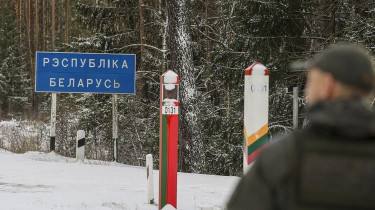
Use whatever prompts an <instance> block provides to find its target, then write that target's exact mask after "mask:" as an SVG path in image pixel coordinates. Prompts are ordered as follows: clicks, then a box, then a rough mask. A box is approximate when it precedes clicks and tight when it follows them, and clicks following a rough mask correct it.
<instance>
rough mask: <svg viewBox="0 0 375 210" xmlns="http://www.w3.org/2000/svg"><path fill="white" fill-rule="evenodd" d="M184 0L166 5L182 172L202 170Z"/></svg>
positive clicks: (186, 6)
mask: <svg viewBox="0 0 375 210" xmlns="http://www.w3.org/2000/svg"><path fill="white" fill-rule="evenodd" d="M188 8H189V2H188V0H170V1H169V7H168V16H169V18H168V19H169V38H170V50H171V58H170V61H171V63H170V66H171V69H172V70H174V71H177V72H178V73H179V76H180V86H181V89H180V90H181V91H180V95H181V123H180V125H181V126H180V138H179V139H180V142H179V144H180V146H179V156H180V158H179V160H180V164H179V165H180V167H181V169H182V170H183V171H187V172H195V173H203V172H204V163H205V160H204V148H203V141H202V138H201V129H200V126H199V122H198V117H199V114H200V113H199V109H198V107H197V104H198V103H197V88H196V86H195V78H196V76H197V73H198V72H197V71H198V70H197V69H195V68H194V65H193V53H192V46H191V36H190V25H189V17H188V11H189V9H188Z"/></svg>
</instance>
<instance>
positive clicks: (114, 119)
mask: <svg viewBox="0 0 375 210" xmlns="http://www.w3.org/2000/svg"><path fill="white" fill-rule="evenodd" d="M117 130H118V115H117V94H113V95H112V138H113V160H114V161H115V162H117V160H118V159H117V158H118V157H117V155H118V154H117V151H118V135H117Z"/></svg>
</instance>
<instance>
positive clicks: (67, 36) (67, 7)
mask: <svg viewBox="0 0 375 210" xmlns="http://www.w3.org/2000/svg"><path fill="white" fill-rule="evenodd" d="M65 15H66V17H65V43H66V44H69V21H70V1H69V0H66V6H65Z"/></svg>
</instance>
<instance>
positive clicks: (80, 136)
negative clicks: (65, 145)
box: [76, 130, 86, 162]
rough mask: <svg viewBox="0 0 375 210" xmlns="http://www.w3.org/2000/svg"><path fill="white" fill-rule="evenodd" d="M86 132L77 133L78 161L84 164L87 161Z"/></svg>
mask: <svg viewBox="0 0 375 210" xmlns="http://www.w3.org/2000/svg"><path fill="white" fill-rule="evenodd" d="M85 144H86V141H85V131H84V130H79V131H77V144H76V159H77V161H80V162H84V159H85Z"/></svg>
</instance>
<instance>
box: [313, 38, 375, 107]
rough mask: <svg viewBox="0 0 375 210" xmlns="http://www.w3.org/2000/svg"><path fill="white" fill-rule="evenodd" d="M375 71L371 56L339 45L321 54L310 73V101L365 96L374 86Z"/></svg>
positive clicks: (350, 46)
mask: <svg viewBox="0 0 375 210" xmlns="http://www.w3.org/2000/svg"><path fill="white" fill-rule="evenodd" d="M374 81H375V73H374V70H373V66H372V62H371V59H370V56H369V55H367V53H366V51H365V50H364V49H363V48H361V47H357V46H353V45H336V46H333V47H330V48H329V49H327V50H326V51H324V52H322V53H320V54H318V55H317V56H316V57H315V58H314V59H313V61H312V62H311V64H310V67H309V72H308V76H307V87H306V97H307V102H308V104H310V105H311V104H314V103H316V102H319V101H324V100H337V99H346V98H366V97H368V96H369V95H370V94H371V92H372V90H373V88H374Z"/></svg>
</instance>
